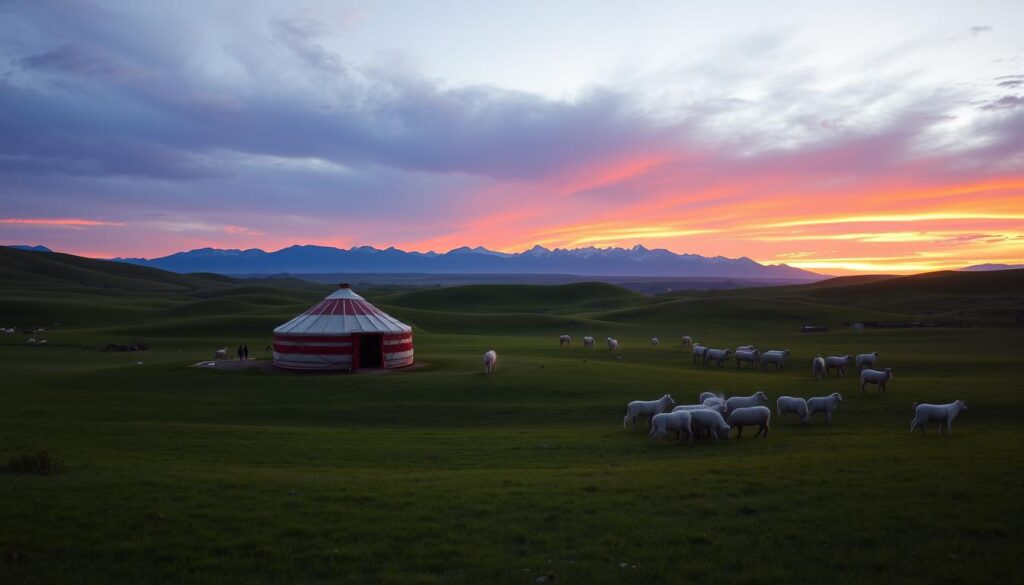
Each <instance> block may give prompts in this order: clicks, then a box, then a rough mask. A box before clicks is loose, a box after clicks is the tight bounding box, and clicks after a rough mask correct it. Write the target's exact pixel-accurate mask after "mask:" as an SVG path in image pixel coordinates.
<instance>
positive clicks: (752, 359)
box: [736, 349, 761, 370]
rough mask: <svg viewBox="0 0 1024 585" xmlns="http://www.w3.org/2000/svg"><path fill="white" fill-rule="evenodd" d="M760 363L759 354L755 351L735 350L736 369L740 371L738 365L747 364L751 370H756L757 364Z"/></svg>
mask: <svg viewBox="0 0 1024 585" xmlns="http://www.w3.org/2000/svg"><path fill="white" fill-rule="evenodd" d="M760 362H761V352H759V351H757V350H756V349H737V350H736V369H737V370H738V369H740V364H742V363H748V364H750V367H751V368H756V367H757V364H759V363H760Z"/></svg>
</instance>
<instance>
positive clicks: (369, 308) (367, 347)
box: [274, 284, 412, 370]
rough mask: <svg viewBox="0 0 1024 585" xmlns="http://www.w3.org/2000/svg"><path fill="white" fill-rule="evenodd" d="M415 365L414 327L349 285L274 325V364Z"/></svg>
mask: <svg viewBox="0 0 1024 585" xmlns="http://www.w3.org/2000/svg"><path fill="white" fill-rule="evenodd" d="M410 364H412V327H409V326H408V325H406V324H405V323H402V322H401V321H399V320H398V319H395V318H394V317H392V316H391V315H388V314H387V313H385V312H384V311H381V310H380V309H378V308H377V307H374V306H373V305H371V304H370V303H368V302H366V299H364V298H363V297H361V296H359V295H357V294H356V293H355V292H353V290H352V289H351V288H349V286H348V285H347V284H342V285H339V287H338V290H336V291H334V292H333V293H331V294H330V295H329V296H328V297H327V298H325V299H324V300H322V301H320V302H319V303H318V304H316V305H314V306H313V307H312V308H311V309H309V310H308V311H306V312H305V313H303V314H301V315H299V316H298V317H296V318H294V319H292V320H291V321H289V322H287V323H285V324H284V325H281V326H280V327H277V328H276V329H274V365H275V366H278V367H281V368H290V369H296V370H354V369H357V368H400V367H402V366H408V365H410Z"/></svg>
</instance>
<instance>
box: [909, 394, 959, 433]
mask: <svg viewBox="0 0 1024 585" xmlns="http://www.w3.org/2000/svg"><path fill="white" fill-rule="evenodd" d="M964 410H967V405H966V404H964V401H963V400H957V401H956V402H950V403H949V404H923V403H920V402H915V403H914V420H912V421H910V432H911V433H913V432H914V429H921V434H922V435H924V434H925V433H924V425H925V423H930V422H937V423H939V434H942V423H946V434H953V419H955V418H956V417H957V415H959V414H960V413H961V412H962V411H964Z"/></svg>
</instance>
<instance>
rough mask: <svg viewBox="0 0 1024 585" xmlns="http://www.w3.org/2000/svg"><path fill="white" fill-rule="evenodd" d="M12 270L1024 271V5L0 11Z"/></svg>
mask: <svg viewBox="0 0 1024 585" xmlns="http://www.w3.org/2000/svg"><path fill="white" fill-rule="evenodd" d="M0 243H2V244H44V245H47V246H49V247H51V248H53V249H56V250H59V251H65V252H71V253H76V254H83V255H88V256H96V257H113V256H144V257H155V256H162V255H165V254H169V253H172V252H176V251H181V250H188V249H193V248H199V247H205V246H215V247H222V248H251V247H258V248H263V249H265V250H276V249H279V248H282V247H285V246H289V245H292V244H321V245H334V246H339V247H350V246H356V245H372V246H377V247H387V246H395V247H398V248H402V249H405V250H418V251H427V250H436V251H446V250H448V249H451V248H455V247H458V246H463V245H468V246H485V247H488V248H491V249H495V250H500V251H521V250H524V249H526V248H529V247H531V246H533V245H534V244H541V245H544V246H547V247H573V248H575V247H584V246H599V247H605V246H623V247H628V246H632V245H634V244H643V245H645V246H647V247H650V248H667V249H669V250H672V251H674V252H680V253H682V252H688V253H697V254H704V255H724V256H729V257H739V256H748V257H750V258H753V259H754V260H757V261H759V262H764V263H772V264H775V263H782V262H785V263H787V264H790V265H793V266H798V267H801V268H806V269H808V270H814V271H818V272H823V273H829V274H843V273H850V272H892V273H896V272H920V271H927V270H935V269H943V268H953V267H960V266H964V265H967V264H977V263H987V262H1005V263H1024V2H1020V1H1019V0H1017V1H1002V2H1000V1H984V0H971V1H967V0H965V1H959V2H945V1H941V0H939V1H936V0H922V1H897V2H894V1H893V0H885V1H875V0H861V1H857V2H790V1H784V0H783V1H773V2H763V1H754V0H751V1H745V2H740V1H725V0H718V1H714V2H711V1H707V2H705V1H691V2H680V1H678V0H676V1H668V2H653V1H652V2H639V3H638V2H599V3H595V2H583V1H580V2H576V1H559V2H551V1H538V2H527V1H516V2H505V3H500V4H499V3H491V2H446V1H432V2H423V1H409V2H371V1H365V2H267V1H260V0H236V1H219V0H204V1H202V2H173V3H155V2H136V1H128V0H125V1H121V2H114V1H110V2H107V1H90V0H67V1H38V0H36V1H32V2H10V1H5V0H0Z"/></svg>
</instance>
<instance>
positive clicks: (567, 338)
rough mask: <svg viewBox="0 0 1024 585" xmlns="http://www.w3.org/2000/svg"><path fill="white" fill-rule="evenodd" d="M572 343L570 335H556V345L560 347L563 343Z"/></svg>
mask: <svg viewBox="0 0 1024 585" xmlns="http://www.w3.org/2000/svg"><path fill="white" fill-rule="evenodd" d="M567 343H568V344H569V345H572V337H570V336H568V335H560V336H559V337H558V347H562V346H563V345H565V344H567Z"/></svg>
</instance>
